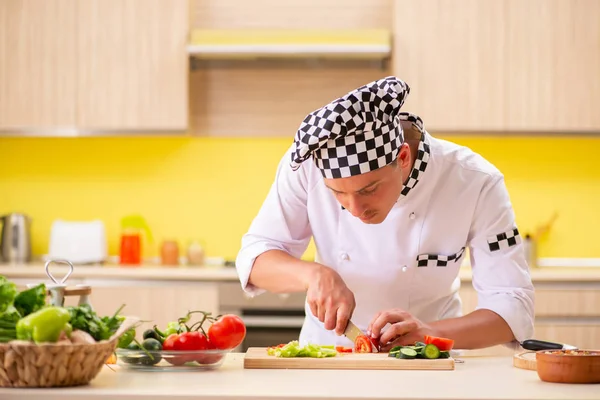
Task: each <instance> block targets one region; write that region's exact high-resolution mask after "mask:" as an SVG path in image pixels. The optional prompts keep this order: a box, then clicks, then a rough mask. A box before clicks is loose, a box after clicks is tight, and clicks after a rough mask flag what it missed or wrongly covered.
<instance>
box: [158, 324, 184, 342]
mask: <svg viewBox="0 0 600 400" xmlns="http://www.w3.org/2000/svg"><path fill="white" fill-rule="evenodd" d="M180 330H181V324H180V323H179V322H169V323H168V324H167V329H165V330H164V331H163V332H161V331H158V330H157V331H158V333H159V334H160V335H161V336H162V337H163V338H168V337H169V335H172V334H174V333H180Z"/></svg>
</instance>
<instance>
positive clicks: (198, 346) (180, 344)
mask: <svg viewBox="0 0 600 400" xmlns="http://www.w3.org/2000/svg"><path fill="white" fill-rule="evenodd" d="M208 348H209V343H208V339H207V338H206V336H204V334H202V333H201V332H184V333H181V334H176V333H173V334H171V335H169V336H168V337H167V338H166V339H165V341H164V342H163V350H166V351H175V352H176V351H195V350H206V349H208ZM196 357H197V356H196V355H193V354H182V355H178V356H170V357H167V358H166V360H167V361H168V362H169V363H170V364H173V365H182V364H185V363H186V362H188V361H195V359H196Z"/></svg>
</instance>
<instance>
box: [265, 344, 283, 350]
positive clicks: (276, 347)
mask: <svg viewBox="0 0 600 400" xmlns="http://www.w3.org/2000/svg"><path fill="white" fill-rule="evenodd" d="M285 345H286V344H285V343H282V344H278V345H277V346H271V347H267V349H269V350H273V349H280V348H282V347H283V346H285Z"/></svg>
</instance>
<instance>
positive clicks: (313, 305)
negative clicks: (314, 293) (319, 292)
mask: <svg viewBox="0 0 600 400" xmlns="http://www.w3.org/2000/svg"><path fill="white" fill-rule="evenodd" d="M308 305H309V307H310V312H311V313H312V315H314V316H315V317H317V318H319V307H317V303H315V302H314V301H309V302H308Z"/></svg>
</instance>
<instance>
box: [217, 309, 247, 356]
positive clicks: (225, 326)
mask: <svg viewBox="0 0 600 400" xmlns="http://www.w3.org/2000/svg"><path fill="white" fill-rule="evenodd" d="M245 337H246V325H244V321H242V319H241V318H240V317H238V316H237V315H233V314H226V315H223V316H222V317H221V318H219V319H218V320H216V321H215V322H213V324H212V325H211V326H210V327H209V328H208V340H209V341H210V342H211V343H212V344H213V345H214V346H215V347H216V348H217V349H221V350H227V349H233V348H234V347H236V346H237V345H239V344H240V343H242V341H243V340H244V338H245Z"/></svg>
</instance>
